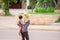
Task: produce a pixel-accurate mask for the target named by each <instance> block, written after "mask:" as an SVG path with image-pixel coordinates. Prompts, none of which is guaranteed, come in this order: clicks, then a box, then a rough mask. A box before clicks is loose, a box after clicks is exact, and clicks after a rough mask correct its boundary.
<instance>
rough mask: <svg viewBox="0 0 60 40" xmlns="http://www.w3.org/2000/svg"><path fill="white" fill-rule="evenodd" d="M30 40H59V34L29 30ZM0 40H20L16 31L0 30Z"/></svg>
mask: <svg viewBox="0 0 60 40" xmlns="http://www.w3.org/2000/svg"><path fill="white" fill-rule="evenodd" d="M29 38H30V40H60V32H56V31H55V32H54V31H40V30H39V31H37V30H29ZM0 40H21V36H19V35H18V29H0Z"/></svg>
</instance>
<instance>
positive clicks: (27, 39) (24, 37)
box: [21, 32, 29, 40]
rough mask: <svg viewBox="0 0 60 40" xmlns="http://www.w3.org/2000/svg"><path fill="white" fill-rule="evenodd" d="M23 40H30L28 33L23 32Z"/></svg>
mask: <svg viewBox="0 0 60 40" xmlns="http://www.w3.org/2000/svg"><path fill="white" fill-rule="evenodd" d="M21 36H22V40H25V39H26V40H29V35H28V32H21Z"/></svg>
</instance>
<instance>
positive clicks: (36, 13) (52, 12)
mask: <svg viewBox="0 0 60 40" xmlns="http://www.w3.org/2000/svg"><path fill="white" fill-rule="evenodd" d="M27 14H60V13H56V12H50V13H35V12H28V13H27Z"/></svg>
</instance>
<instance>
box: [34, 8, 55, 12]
mask: <svg viewBox="0 0 60 40" xmlns="http://www.w3.org/2000/svg"><path fill="white" fill-rule="evenodd" d="M54 10H55V8H53V7H50V8H42V7H36V8H35V9H34V12H35V13H53V12H54Z"/></svg>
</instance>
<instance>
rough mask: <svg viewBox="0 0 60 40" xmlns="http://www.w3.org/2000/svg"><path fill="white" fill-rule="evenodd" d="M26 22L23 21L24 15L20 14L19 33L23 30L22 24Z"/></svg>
mask: <svg viewBox="0 0 60 40" xmlns="http://www.w3.org/2000/svg"><path fill="white" fill-rule="evenodd" d="M23 24H24V22H23V16H21V15H20V16H19V23H18V26H19V29H20V30H19V35H20V32H21V30H22V25H23Z"/></svg>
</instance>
